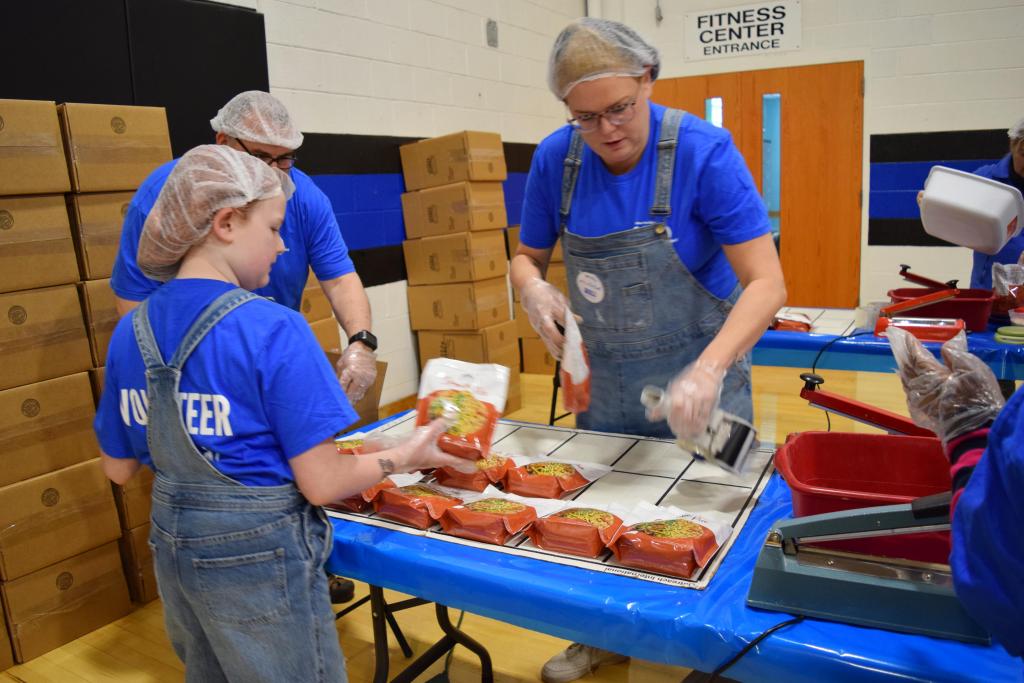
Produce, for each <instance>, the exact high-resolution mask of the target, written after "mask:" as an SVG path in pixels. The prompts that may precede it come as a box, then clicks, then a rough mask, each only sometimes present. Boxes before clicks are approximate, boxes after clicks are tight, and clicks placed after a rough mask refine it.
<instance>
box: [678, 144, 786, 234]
mask: <svg viewBox="0 0 1024 683" xmlns="http://www.w3.org/2000/svg"><path fill="white" fill-rule="evenodd" d="M678 172H679V169H677V173H678ZM678 180H679V179H676V181H677V182H678ZM697 182H698V188H699V189H698V197H697V205H696V210H697V213H698V215H699V216H700V219H701V220H702V221H703V223H704V224H705V225H706V226H707V227H708V229H709V230H710V231H711V233H712V234H713V235H714V236H715V239H716V240H717V241H718V242H719V244H740V243H742V242H747V241H749V240H752V239H754V238H755V237H760V236H761V235H764V234H767V233H770V232H771V223H770V222H769V220H768V210H767V209H766V208H765V205H764V202H763V201H762V200H761V195H760V194H759V193H758V191H757V186H755V185H754V179H753V178H752V177H751V175H750V170H749V169H748V168H747V164H746V162H744V161H743V156H742V155H741V154H740V152H739V150H738V149H736V145H735V144H733V142H732V136H731V135H729V134H728V133H726V132H723V135H722V137H721V138H720V139H719V140H718V142H717V143H716V144H715V145H714V146H713V147H712V148H711V150H710V151H709V153H708V157H707V161H706V163H705V164H704V166H703V168H702V169H701V173H700V178H699V179H698V181H697Z"/></svg>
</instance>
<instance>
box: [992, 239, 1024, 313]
mask: <svg viewBox="0 0 1024 683" xmlns="http://www.w3.org/2000/svg"><path fill="white" fill-rule="evenodd" d="M1021 258H1024V254H1022V255H1021ZM992 293H993V294H995V295H996V300H995V301H994V302H993V303H992V314H993V315H999V316H1004V317H1005V316H1006V315H1007V314H1008V313H1009V312H1010V311H1011V310H1013V309H1014V308H1019V307H1020V306H1024V265H1021V264H1019V263H1009V264H1004V263H993V264H992Z"/></svg>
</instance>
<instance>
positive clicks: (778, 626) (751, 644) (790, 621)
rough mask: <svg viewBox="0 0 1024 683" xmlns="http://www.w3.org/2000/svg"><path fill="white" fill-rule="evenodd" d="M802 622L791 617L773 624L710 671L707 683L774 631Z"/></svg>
mask: <svg viewBox="0 0 1024 683" xmlns="http://www.w3.org/2000/svg"><path fill="white" fill-rule="evenodd" d="M803 620H804V616H803V615H800V616H798V617H793V618H792V619H787V620H786V621H783V622H780V623H778V624H775V626H772V627H771V628H770V629H768V630H767V631H765V632H764V633H762V634H761V635H759V636H758V637H756V638H754V639H753V640H752V641H750V642H749V643H747V644H746V646H744V648H743V649H742V650H740V651H739V652H737V653H736V654H735V655H733V657H732V659H730V660H729V661H727V662H726V663H725V664H722V665H721V666H720V667H718V668H717V669H715V670H714V671H712V672H711V673H710V674H709V675H708V679H707V683H714V681H716V680H718V677H719V676H721V675H722V674H723V673H725V672H726V671H728V670H729V668H731V667H732V665H733V664H735V663H736V662H738V661H740V659H742V658H743V656H744V655H746V654H747V653H748V652H750V651H751V650H753V649H754V648H755V647H757V644H758V643H760V642H761V641H762V640H764V639H765V638H767V637H768V636H770V635H771V634H773V633H775V632H776V631H778V630H780V629H784V628H786V627H787V626H792V625H793V624H799V623H800V622H801V621H803Z"/></svg>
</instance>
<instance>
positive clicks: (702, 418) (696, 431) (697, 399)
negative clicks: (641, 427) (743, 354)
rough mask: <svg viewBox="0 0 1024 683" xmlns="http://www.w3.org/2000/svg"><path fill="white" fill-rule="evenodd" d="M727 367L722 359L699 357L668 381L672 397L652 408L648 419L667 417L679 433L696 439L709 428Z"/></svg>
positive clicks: (669, 423)
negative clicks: (709, 359)
mask: <svg viewBox="0 0 1024 683" xmlns="http://www.w3.org/2000/svg"><path fill="white" fill-rule="evenodd" d="M725 371H726V368H725V367H723V366H722V365H720V364H718V363H712V362H710V361H705V360H697V361H694V362H693V363H690V364H689V365H688V366H686V368H685V369H684V370H683V371H682V372H680V373H679V374H678V375H676V377H675V379H673V380H672V381H671V382H669V385H668V400H666V401H664V402H663V404H662V406H661V407H659V408H658V409H655V410H651V411H648V416H647V417H648V419H649V420H651V421H652V422H653V421H656V420H661V419H667V420H668V426H669V429H671V430H672V433H673V434H675V435H676V436H677V437H681V438H685V439H693V438H695V437H697V436H700V435H701V434H703V433H704V431H705V430H706V429H707V428H708V423H709V422H710V421H711V414H712V413H713V412H714V411H715V408H717V407H718V402H719V400H720V399H721V396H722V381H723V380H724V379H725Z"/></svg>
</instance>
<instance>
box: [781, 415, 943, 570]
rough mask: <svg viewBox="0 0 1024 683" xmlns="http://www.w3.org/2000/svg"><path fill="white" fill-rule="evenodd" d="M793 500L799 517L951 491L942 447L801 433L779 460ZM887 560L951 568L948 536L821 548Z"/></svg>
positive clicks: (885, 437) (929, 441)
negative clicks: (880, 557) (916, 562)
mask: <svg viewBox="0 0 1024 683" xmlns="http://www.w3.org/2000/svg"><path fill="white" fill-rule="evenodd" d="M775 467H776V469H778V471H779V472H780V473H781V474H782V477H783V478H784V479H785V480H786V483H787V484H788V485H789V489H790V491H791V492H792V494H793V516H794V517H806V516H808V515H817V514H821V513H825V512H837V511H839V510H854V509H858V508H866V507H873V506H876V505H898V504H901V503H909V502H910V501H912V500H914V499H915V498H919V497H921V496H929V495H932V494H935V493H943V492H945V491H949V490H950V488H951V486H952V482H951V480H950V476H949V462H948V461H947V460H946V455H945V453H944V452H943V450H942V443H941V442H940V441H939V440H938V439H935V438H931V437H924V436H892V435H889V434H848V433H841V432H802V433H800V434H791V435H790V436H789V438H787V439H786V443H785V444H783V445H782V447H781V448H779V450H778V451H777V452H776V453H775ZM816 545H820V546H822V547H827V548H833V549H836V550H846V551H849V552H855V553H865V554H868V555H881V556H883V557H901V558H905V559H909V560H918V561H921V562H938V563H942V564H946V563H948V562H949V549H950V541H949V532H948V531H941V532H927V533H919V534H902V535H898V536H881V537H878V538H866V539H854V540H846V541H830V542H827V543H820V544H816Z"/></svg>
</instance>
